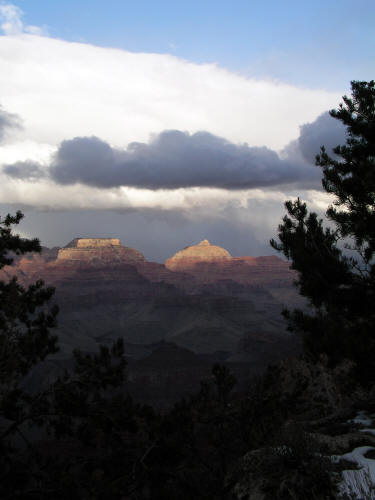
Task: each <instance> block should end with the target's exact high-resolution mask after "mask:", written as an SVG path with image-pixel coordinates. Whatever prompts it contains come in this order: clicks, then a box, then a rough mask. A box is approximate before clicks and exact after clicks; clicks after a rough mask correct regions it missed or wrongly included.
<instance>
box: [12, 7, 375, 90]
mask: <svg viewBox="0 0 375 500" xmlns="http://www.w3.org/2000/svg"><path fill="white" fill-rule="evenodd" d="M17 5H18V6H19V7H20V8H21V9H22V10H23V11H24V13H25V16H24V21H25V23H27V24H33V25H37V26H41V25H45V26H46V27H47V29H48V32H49V33H50V35H51V36H53V37H57V38H62V39H64V40H75V41H86V42H88V43H92V44H95V45H99V46H106V47H117V48H122V49H126V50H130V51H135V52H157V53H172V54H175V55H176V56H178V57H182V58H185V59H188V60H191V61H194V62H217V63H218V64H219V65H221V66H224V67H226V68H228V69H231V70H235V71H238V72H240V73H242V74H245V75H248V76H256V77H261V78H264V77H266V78H267V77H268V78H276V79H279V80H281V81H285V82H289V83H293V84H296V85H304V86H308V87H312V86H314V87H322V88H331V89H333V88H338V89H341V88H342V87H343V84H344V82H345V83H346V82H348V81H349V80H351V79H365V80H366V79H370V78H371V77H373V73H374V69H375V55H374V54H375V29H374V27H375V2H374V1H373V0H325V1H324V0H315V1H300V0H299V1H295V0H286V1H280V0H268V1H264V2H258V1H257V2H255V1H251V0H247V1H238V0H237V1H236V0H233V1H231V2H229V1H222V0H215V1H212V0H203V1H195V0H190V1H188V2H185V1H142V0H139V1H133V0H132V1H124V0H118V1H115V0H107V1H106V2H103V1H97V0H86V1H82V0H81V1H77V0H64V2H57V1H46V0H33V1H32V2H30V1H28V0H26V1H18V2H17Z"/></svg>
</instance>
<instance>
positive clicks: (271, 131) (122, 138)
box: [0, 17, 347, 150]
mask: <svg viewBox="0 0 375 500" xmlns="http://www.w3.org/2000/svg"><path fill="white" fill-rule="evenodd" d="M13 21H14V22H13V25H12V26H13V28H10V27H9V29H8V31H7V32H8V33H9V32H10V31H11V32H12V33H14V34H13V35H12V36H10V35H6V36H0V67H1V69H2V71H1V74H0V91H1V102H2V104H3V105H4V106H6V107H7V109H12V110H13V111H14V112H15V113H18V114H19V115H22V117H23V120H24V125H25V136H26V137H27V138H28V139H29V140H33V141H35V142H39V143H45V144H50V145H58V144H59V143H61V142H62V141H63V140H65V139H66V138H69V137H83V136H84V137H91V136H96V137H100V138H101V139H102V140H103V141H106V142H108V143H109V144H111V145H112V146H115V147H123V145H126V144H129V143H131V142H134V141H137V142H147V141H148V139H149V135H150V134H151V133H155V134H160V133H161V132H162V131H164V130H184V131H188V132H189V133H190V134H194V133H195V132H198V131H199V130H206V131H208V132H210V133H212V134H214V135H217V136H219V137H225V138H227V139H228V140H229V141H231V142H234V143H243V142H248V143H249V144H251V145H252V146H258V147H262V146H267V147H269V148H271V149H274V150H279V149H281V148H282V147H284V146H285V145H286V144H287V143H288V142H290V141H291V140H292V139H294V138H295V137H297V135H298V130H299V125H300V124H301V123H306V122H311V121H313V120H314V119H315V118H316V117H317V116H318V115H319V114H321V113H322V112H323V111H325V110H326V109H330V108H332V107H333V106H336V104H337V103H338V102H339V100H340V98H341V95H342V94H343V93H344V92H345V90H347V89H342V91H340V92H328V91H325V90H311V89H306V88H298V87H295V86H292V85H286V84H283V83H280V82H276V81H271V80H259V79H255V78H247V77H244V76H241V75H239V74H237V73H234V72H231V71H228V70H226V69H224V68H221V67H219V66H217V65H215V64H196V63H192V62H189V61H186V60H183V59H181V58H178V57H175V56H173V55H170V54H146V53H132V52H128V51H125V50H119V49H112V48H103V47H96V46H93V45H90V44H87V43H73V42H68V41H64V40H57V39H53V38H50V37H46V36H35V35H31V34H27V33H25V28H24V27H22V30H23V31H21V32H20V29H21V28H20V27H19V25H18V24H17V23H18V21H17V17H14V18H13ZM16 21H17V22H16ZM17 26H18V27H17ZM29 31H30V30H29Z"/></svg>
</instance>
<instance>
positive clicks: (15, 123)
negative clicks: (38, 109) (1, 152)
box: [0, 106, 21, 143]
mask: <svg viewBox="0 0 375 500" xmlns="http://www.w3.org/2000/svg"><path fill="white" fill-rule="evenodd" d="M20 127H21V120H20V118H19V117H18V116H17V115H15V114H12V113H8V112H7V111H5V109H3V108H2V107H1V106H0V143H1V142H3V141H4V139H5V137H6V135H7V133H8V132H9V131H10V130H11V129H15V128H16V129H17V128H20Z"/></svg>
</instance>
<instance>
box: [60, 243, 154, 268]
mask: <svg viewBox="0 0 375 500" xmlns="http://www.w3.org/2000/svg"><path fill="white" fill-rule="evenodd" d="M57 260H69V261H86V262H92V261H103V262H106V263H110V262H139V261H144V260H145V258H144V256H143V255H142V254H141V252H139V251H138V250H135V249H134V248H129V247H125V246H123V245H122V243H121V241H120V240H119V239H118V238H74V240H72V241H71V242H70V243H69V244H68V245H66V247H65V248H61V249H60V250H59V253H58V255H57Z"/></svg>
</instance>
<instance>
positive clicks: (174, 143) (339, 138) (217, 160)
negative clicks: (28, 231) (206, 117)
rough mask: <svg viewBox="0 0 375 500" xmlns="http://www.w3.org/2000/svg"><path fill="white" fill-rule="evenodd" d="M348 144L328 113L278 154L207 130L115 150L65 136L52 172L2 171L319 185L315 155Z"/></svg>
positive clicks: (85, 179) (185, 183) (101, 179)
mask: <svg viewBox="0 0 375 500" xmlns="http://www.w3.org/2000/svg"><path fill="white" fill-rule="evenodd" d="M344 142H345V127H344V126H343V125H341V123H340V122H338V121H337V120H335V119H333V118H331V117H330V116H329V114H328V113H324V114H323V115H321V116H319V117H318V118H317V119H316V120H315V121H314V122H313V123H308V124H305V125H303V126H302V127H301V128H300V136H299V138H298V139H297V140H295V141H293V142H292V143H290V144H289V145H288V146H287V147H286V148H285V149H284V151H283V154H282V155H281V156H279V155H278V154H277V153H276V152H275V151H272V150H271V149H268V148H267V147H250V146H248V145H247V144H240V145H237V144H233V143H231V142H229V141H227V140H225V139H223V138H221V137H217V136H215V135H213V134H210V133H208V132H197V133H195V134H189V133H187V132H181V131H178V130H169V131H164V132H162V133H160V134H159V135H157V136H156V137H154V138H153V139H152V140H151V141H150V142H149V143H148V144H146V143H140V142H133V143H131V144H129V146H128V147H127V149H117V148H113V147H111V146H110V145H109V144H108V143H106V142H104V141H102V140H100V139H98V138H97V137H76V138H75V139H72V140H66V141H63V142H62V143H61V144H60V147H59V149H58V150H57V152H56V154H55V156H54V158H53V161H52V163H51V165H50V166H49V169H45V168H41V167H40V166H39V165H38V164H37V163H35V162H22V163H16V164H14V165H8V166H6V167H5V168H4V171H5V173H6V174H8V175H9V176H11V177H14V178H18V179H25V180H36V179H38V178H41V177H43V176H45V175H48V176H49V177H50V178H51V179H53V180H54V181H55V182H56V183H57V184H76V183H80V184H86V185H88V186H93V187H99V188H114V187H119V186H132V187H137V188H145V189H152V190H158V189H177V188H188V187H215V188H223V189H229V190H236V189H249V188H267V187H268V188H272V187H277V186H282V185H285V184H288V185H294V186H296V187H303V188H308V187H311V188H317V187H319V186H320V178H321V172H320V170H319V169H317V168H316V167H314V166H313V165H314V162H315V155H316V154H317V153H318V152H319V151H320V147H321V146H322V145H325V146H326V148H327V151H329V152H330V151H331V150H332V148H333V147H335V146H337V144H342V143H344Z"/></svg>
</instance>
